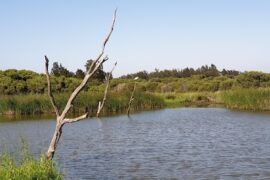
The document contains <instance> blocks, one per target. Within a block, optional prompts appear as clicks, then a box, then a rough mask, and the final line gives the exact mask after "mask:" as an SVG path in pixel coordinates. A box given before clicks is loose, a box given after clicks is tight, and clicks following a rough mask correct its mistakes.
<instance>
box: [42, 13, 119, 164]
mask: <svg viewBox="0 0 270 180" xmlns="http://www.w3.org/2000/svg"><path fill="white" fill-rule="evenodd" d="M116 12H117V10H115V11H114V15H113V21H112V26H111V28H110V31H109V33H108V35H107V36H106V37H105V40H104V41H103V43H102V48H101V52H100V53H99V55H98V56H97V58H96V59H95V60H94V62H93V63H92V64H91V66H90V67H89V69H88V71H87V72H86V74H85V76H84V79H83V80H82V82H81V83H80V84H79V86H77V88H76V89H75V90H74V91H73V92H72V93H71V95H70V97H69V99H68V101H67V104H66V106H65V108H64V110H63V111H62V113H61V114H60V112H59V109H58V108H57V106H56V103H55V99H54V96H53V95H52V92H51V82H50V76H49V71H48V66H49V59H48V58H47V56H45V73H46V77H47V83H48V96H49V98H50V101H51V104H52V106H53V108H54V111H55V113H56V126H55V130H54V134H53V137H52V139H51V142H50V145H49V148H48V150H47V158H48V159H52V158H53V157H54V154H55V151H56V147H57V144H58V142H59V140H60V138H61V135H62V128H63V126H64V125H65V124H66V123H74V122H78V121H80V120H82V119H85V118H86V117H87V116H88V112H87V113H85V114H83V115H81V116H79V117H76V118H70V119H69V118H66V115H67V113H68V112H69V110H70V109H71V108H72V106H73V101H74V100H75V98H76V97H77V96H78V94H79V93H80V92H81V91H82V89H83V88H84V87H85V86H86V84H87V82H88V80H89V79H90V78H91V77H92V76H93V75H94V74H95V72H96V71H97V70H98V69H99V67H100V66H101V65H102V64H103V63H104V62H106V61H107V60H108V59H109V58H108V57H107V56H105V57H104V56H103V55H104V50H105V47H106V44H107V42H108V41H109V39H110V37H111V34H112V32H113V30H114V24H115V19H116ZM106 94H107V91H106ZM105 100H106V98H105ZM105 100H104V101H105Z"/></svg>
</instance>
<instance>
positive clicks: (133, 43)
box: [0, 0, 270, 77]
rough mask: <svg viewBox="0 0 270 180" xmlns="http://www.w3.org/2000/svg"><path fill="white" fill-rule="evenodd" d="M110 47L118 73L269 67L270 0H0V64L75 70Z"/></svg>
mask: <svg viewBox="0 0 270 180" xmlns="http://www.w3.org/2000/svg"><path fill="white" fill-rule="evenodd" d="M115 8H118V12H117V19H116V24H115V30H114V32H113V34H112V37H111V39H110V41H109V43H108V46H107V47H106V50H105V51H106V52H105V54H107V55H108V57H109V58H110V59H109V61H107V62H106V63H105V64H104V69H105V70H106V71H108V70H109V69H111V68H112V66H113V64H114V62H115V61H117V62H118V65H117V67H116V69H115V71H114V76H116V77H117V76H121V75H124V74H127V73H134V72H137V71H141V70H147V71H153V70H154V69H155V68H157V69H160V70H162V69H183V68H185V67H193V68H198V67H200V66H202V65H206V64H208V65H210V64H215V65H216V66H217V67H218V68H219V69H222V68H226V69H236V70H240V71H245V70H247V71H249V70H257V71H264V72H270V1H269V0H218V1H217V0H185V1H184V0H166V1H165V0H136V1H135V0H134V1H131V0H96V1H94V0H76V1H75V0H58V1H54V0H46V1H36V0H24V1H18V0H17V1H15V0H9V1H4V0H1V1H0V23H1V26H0V27H1V28H0V42H1V43H0V69H1V70H5V69H28V70H32V71H36V72H40V73H42V72H44V55H47V56H48V58H49V59H50V62H51V65H52V63H53V62H55V61H57V62H59V63H61V64H62V65H63V66H64V67H66V68H67V69H69V70H71V71H76V70H77V69H78V68H80V69H84V64H85V62H86V61H87V60H88V59H91V58H95V57H96V56H97V55H98V53H99V52H100V50H101V45H102V41H103V40H104V38H105V36H106V34H107V33H108V32H109V28H110V26H111V21H112V15H113V12H114V9H115Z"/></svg>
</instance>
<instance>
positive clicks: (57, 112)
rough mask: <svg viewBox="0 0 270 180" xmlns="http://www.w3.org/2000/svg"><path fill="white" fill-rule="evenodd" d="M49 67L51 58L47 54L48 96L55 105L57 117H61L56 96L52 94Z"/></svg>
mask: <svg viewBox="0 0 270 180" xmlns="http://www.w3.org/2000/svg"><path fill="white" fill-rule="evenodd" d="M48 68H49V59H48V58H47V56H45V73H46V78H47V84H48V96H49V98H50V101H51V104H52V106H53V109H54V111H55V114H56V116H57V118H58V117H59V110H58V108H57V106H56V103H55V100H54V97H53V95H52V90H51V81H50V75H49V71H48Z"/></svg>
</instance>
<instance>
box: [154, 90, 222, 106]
mask: <svg viewBox="0 0 270 180" xmlns="http://www.w3.org/2000/svg"><path fill="white" fill-rule="evenodd" d="M156 95H157V96H159V97H161V98H162V99H164V101H165V104H166V106H167V107H183V106H206V105H209V104H215V103H220V102H219V100H218V95H217V93H213V92H187V93H156Z"/></svg>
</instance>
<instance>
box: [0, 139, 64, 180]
mask: <svg viewBox="0 0 270 180" xmlns="http://www.w3.org/2000/svg"><path fill="white" fill-rule="evenodd" d="M0 179H3V180H4V179H11V180H24V179H39V180H48V179H56V180H61V179H63V175H62V174H61V173H60V172H59V171H58V169H57V168H56V166H55V163H54V162H53V161H52V160H48V159H47V158H46V157H45V156H41V157H40V158H39V159H37V160H36V159H34V158H33V157H32V156H31V155H30V154H29V151H28V147H27V146H26V145H25V144H23V148H22V150H21V153H20V156H19V157H17V158H16V159H15V158H14V157H12V155H11V154H9V153H4V154H2V155H0Z"/></svg>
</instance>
